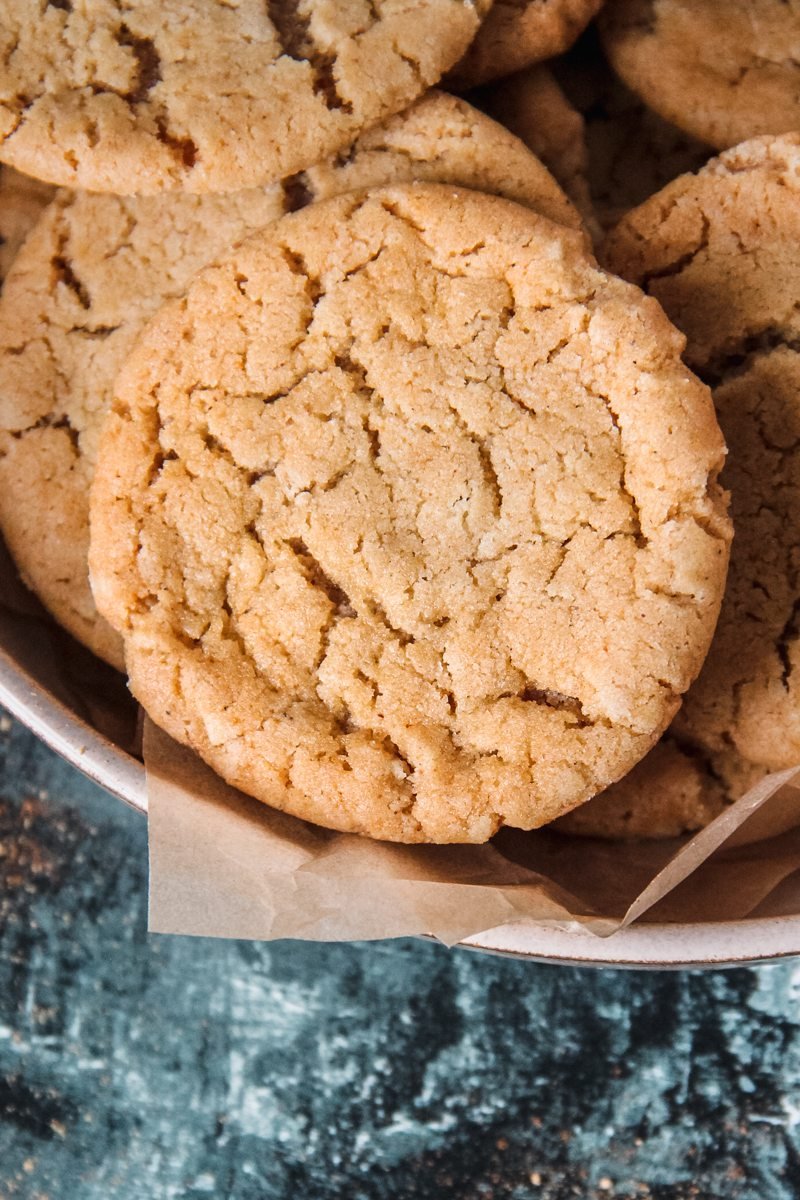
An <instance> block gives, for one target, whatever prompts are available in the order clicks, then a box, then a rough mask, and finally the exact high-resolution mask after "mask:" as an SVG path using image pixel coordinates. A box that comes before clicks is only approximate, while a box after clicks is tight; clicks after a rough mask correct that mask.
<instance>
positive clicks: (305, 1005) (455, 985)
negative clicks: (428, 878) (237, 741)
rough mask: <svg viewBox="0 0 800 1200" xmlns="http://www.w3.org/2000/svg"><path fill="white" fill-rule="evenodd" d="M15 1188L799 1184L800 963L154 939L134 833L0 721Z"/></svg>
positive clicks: (2, 1062) (397, 1192)
mask: <svg viewBox="0 0 800 1200" xmlns="http://www.w3.org/2000/svg"><path fill="white" fill-rule="evenodd" d="M0 846H2V851H0V1197H1V1198H2V1200H7V1198H12V1197H25V1198H30V1200H44V1198H45V1197H48V1198H49V1200H112V1198H113V1200H167V1198H172V1197H186V1198H189V1200H207V1198H208V1197H226V1198H231V1200H334V1198H336V1200H339V1198H340V1197H341V1198H343V1200H383V1198H392V1200H401V1198H403V1200H405V1198H406V1197H409V1198H410V1197H414V1198H415V1200H428V1198H429V1197H430V1198H431V1200H433V1198H434V1197H436V1198H439V1197H451V1196H452V1197H458V1198H459V1200H490V1198H497V1200H499V1198H507V1200H528V1198H531V1200H566V1198H568V1197H570V1198H571V1197H576V1196H580V1197H589V1198H594V1197H616V1198H622V1197H625V1198H628V1197H637V1198H638V1197H646V1196H650V1197H657V1198H658V1200H679V1198H683V1197H692V1196H697V1197H703V1198H714V1197H724V1198H725V1200H729V1198H731V1200H784V1198H786V1200H788V1198H790V1197H792V1198H793V1197H796V1196H798V1195H800V1157H799V1154H800V1088H799V1087H798V1084H799V1083H800V964H791V963H789V964H782V965H780V966H775V967H766V968H760V969H754V970H736V971H731V972H711V973H677V974H657V973H654V972H637V973H630V972H613V971H612V972H602V973H595V972H591V971H587V970H577V969H572V968H561V967H549V966H535V965H528V964H524V963H519V962H511V961H505V960H501V959H496V958H489V957H484V956H479V955H474V954H470V953H467V952H464V951H446V950H444V949H440V948H439V947H437V946H434V945H429V944H423V943H415V942H397V943H391V944H379V945H364V946H321V945H306V944H300V943H281V944H276V945H271V946H264V945H257V944H251V943H243V942H227V943H226V942H213V941H207V940H190V939H183V938H165V937H148V936H147V935H146V933H145V883H146V837H145V827H144V822H143V821H142V820H141V818H139V817H137V816H136V815H135V814H134V813H130V812H128V811H127V810H126V809H124V808H123V807H122V806H121V805H119V804H118V803H117V802H115V801H112V800H111V799H110V798H108V797H107V796H106V795H105V794H104V793H102V792H100V791H99V790H98V789H97V788H95V787H93V786H92V785H91V784H89V783H87V782H86V781H85V780H83V779H82V778H81V777H80V776H78V775H77V774H76V773H75V772H74V771H72V770H71V769H70V768H68V767H66V766H65V765H64V764H62V763H61V762H60V761H59V760H58V759H57V758H55V756H53V755H52V754H51V753H50V752H49V751H47V750H45V749H44V748H43V747H41V746H40V745H39V744H38V743H37V742H36V741H35V739H34V738H32V737H31V736H30V735H29V734H27V733H26V732H25V731H24V730H22V729H20V728H19V727H18V726H16V725H15V724H13V723H11V722H5V721H4V722H3V727H2V729H1V730H0Z"/></svg>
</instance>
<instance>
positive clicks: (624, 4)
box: [600, 0, 800, 149]
mask: <svg viewBox="0 0 800 1200" xmlns="http://www.w3.org/2000/svg"><path fill="white" fill-rule="evenodd" d="M600 29H601V33H602V36H603V40H604V44H605V47H606V50H607V52H608V56H609V58H610V59H611V63H612V65H613V66H614V68H615V69H616V70H617V71H618V72H619V74H620V75H621V76H622V78H623V79H624V80H625V82H626V83H627V84H628V86H629V87H630V88H632V89H633V91H634V92H636V94H637V95H639V96H641V98H642V99H643V100H644V101H645V103H646V104H648V105H649V106H650V107H651V108H654V109H655V110H656V112H658V113H660V114H661V116H662V117H664V118H665V120H667V121H670V122H672V123H673V124H674V125H678V126H679V127H680V128H681V129H684V130H685V131H686V132H687V133H690V134H692V136H693V137H695V138H698V139H699V140H700V141H702V142H706V143H708V144H709V145H711V146H715V147H716V148H717V149H724V148H725V147H727V146H733V145H734V144H735V143H736V142H741V141H743V140H744V139H746V138H752V137H756V136H757V135H760V134H767V133H773V134H779V133H784V132H786V131H788V130H792V129H797V128H798V127H800V2H799V0H728V3H725V4H721V3H720V0H609V2H608V4H606V6H605V9H604V11H603V13H602V14H601V17H600Z"/></svg>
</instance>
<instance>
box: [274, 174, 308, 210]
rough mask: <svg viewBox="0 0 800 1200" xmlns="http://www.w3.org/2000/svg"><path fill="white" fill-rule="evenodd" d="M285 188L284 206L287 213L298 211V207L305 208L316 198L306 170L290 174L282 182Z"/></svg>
mask: <svg viewBox="0 0 800 1200" xmlns="http://www.w3.org/2000/svg"><path fill="white" fill-rule="evenodd" d="M281 187H282V188H283V207H284V210H285V211H286V212H287V213H290V212H297V211H298V209H301V208H305V207H306V206H307V205H309V204H310V203H311V202H312V200H313V199H314V193H313V191H312V190H311V187H310V185H309V182H308V175H307V174H306V172H305V171H298V173H297V174H296V175H289V176H288V178H286V179H284V181H283V183H282V184H281Z"/></svg>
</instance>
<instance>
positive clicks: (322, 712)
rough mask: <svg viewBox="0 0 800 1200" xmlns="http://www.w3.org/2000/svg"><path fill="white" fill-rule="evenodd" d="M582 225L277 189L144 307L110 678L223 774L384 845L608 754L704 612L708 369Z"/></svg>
mask: <svg viewBox="0 0 800 1200" xmlns="http://www.w3.org/2000/svg"><path fill="white" fill-rule="evenodd" d="M585 245H586V244H585V239H584V238H583V236H582V235H581V234H579V233H575V232H573V231H569V230H566V229H564V228H563V227H560V226H557V225H555V224H553V223H552V222H549V221H547V220H546V219H545V218H542V217H539V216H537V215H535V214H533V213H531V212H530V211H528V210H526V209H524V208H522V207H520V206H517V205H514V204H511V203H509V202H508V201H505V200H501V199H497V198H494V197H487V196H483V195H480V194H478V193H476V192H468V191H460V190H457V189H454V188H447V187H441V186H436V185H430V184H421V185H416V186H406V187H394V188H386V189H379V190H376V191H373V192H368V193H355V194H349V195H346V196H343V197H340V198H337V199H333V200H329V201H327V202H324V203H321V204H316V205H312V206H310V207H309V208H306V209H304V210H303V211H302V212H298V213H294V214H292V215H290V216H287V217H284V218H283V219H282V220H281V221H279V222H277V223H276V224H275V225H273V226H271V227H269V228H268V229H265V230H263V231H261V232H259V233H258V234H256V235H254V236H253V237H252V238H250V239H248V240H247V241H246V242H244V243H243V244H242V245H241V246H240V247H239V248H238V249H237V250H236V251H235V252H234V253H233V254H232V255H231V256H229V257H228V258H227V259H225V260H224V261H222V262H221V263H220V264H218V265H217V266H216V267H214V268H210V269H208V270H206V271H204V272H203V273H202V274H201V275H200V276H199V277H198V278H197V279H196V280H195V281H194V282H193V284H192V286H191V288H190V289H189V291H188V293H187V295H186V297H185V298H184V299H182V300H177V301H174V302H172V303H170V304H169V305H167V306H165V308H163V309H162V310H161V312H160V313H159V314H158V316H157V317H156V318H155V319H154V321H153V322H152V323H151V324H150V326H149V327H148V329H147V330H146V331H145V333H144V335H143V337H142V338H141V340H140V341H139V343H138V344H137V346H136V348H135V349H134V351H133V353H132V354H131V356H130V358H129V359H128V361H127V363H126V365H125V366H124V367H123V370H122V372H121V375H120V377H119V379H118V382H117V386H116V389H115V402H114V407H113V410H112V413H111V415H110V416H109V419H108V421H107V423H106V425H105V428H104V433H103V439H102V442H101V447H100V455H99V461H98V468H97V473H96V476H95V482H94V486H93V490H92V540H91V551H90V564H91V572H92V580H93V586H94V590H95V596H96V598H97V601H98V606H99V608H100V610H101V611H102V612H103V613H104V615H105V616H106V617H107V618H108V619H109V620H110V621H111V623H112V624H113V625H114V626H115V627H116V628H117V629H119V630H120V631H121V633H122V634H123V636H124V638H125V648H126V663H127V666H128V669H129V672H130V677H131V686H132V688H133V691H134V693H135V694H136V695H137V696H138V697H139V699H140V700H141V701H142V703H143V704H144V705H145V707H146V708H147V709H148V711H149V712H150V714H151V716H152V717H153V718H154V720H156V722H157V723H159V724H160V725H162V726H163V727H164V728H165V729H167V730H168V732H170V733H171V734H172V735H173V736H174V737H176V738H177V739H178V740H180V741H182V742H185V743H187V744H189V745H191V746H193V747H194V748H195V749H196V750H197V751H198V752H199V753H200V754H201V756H202V757H203V758H204V759H206V761H207V762H209V763H210V764H211V765H212V766H213V767H214V768H215V769H216V770H217V771H219V772H220V774H222V775H223V776H224V777H225V778H226V779H228V780H229V781H230V782H231V783H233V784H234V785H236V786H238V787H240V788H242V789H243V790H244V791H247V792H249V793H251V794H253V795H255V796H258V797H259V798H260V799H262V800H264V801H266V802H268V803H270V804H272V805H274V806H275V807H277V808H281V809H284V810H286V811H288V812H291V813H294V814H295V815H297V816H301V817H304V818H307V819H310V820H313V821H316V822H318V823H320V824H323V825H327V826H330V827H333V828H337V829H344V830H351V831H355V832H359V833H366V834H370V835H372V836H375V837H381V838H387V839H392V840H400V841H425V840H427V841H436V842H452V841H475V842H480V841H483V840H485V839H487V838H488V837H490V836H491V834H492V833H494V832H495V830H496V829H497V828H498V826H499V825H500V824H503V823H505V824H509V825H515V826H519V827H522V828H531V827H534V826H536V825H539V824H541V823H543V822H545V821H548V820H550V819H552V818H553V817H555V816H556V815H558V814H559V813H560V812H563V811H565V810H567V809H569V808H570V807H571V806H573V805H575V804H577V803H579V802H581V801H582V800H584V799H586V797H587V796H589V795H592V794H593V793H595V792H596V791H597V790H598V787H600V786H603V785H604V784H605V783H608V782H610V781H611V780H612V779H616V778H618V777H619V776H620V775H622V774H623V773H624V772H625V771H626V770H627V769H628V768H629V767H630V766H631V765H632V764H633V762H634V761H636V760H637V759H638V758H640V757H641V756H642V755H643V753H644V752H645V750H646V749H648V748H649V747H650V746H651V745H652V744H653V742H654V740H655V738H656V737H657V736H658V734H659V733H660V732H661V730H662V729H663V728H664V726H665V724H666V723H667V721H668V720H669V719H670V717H671V716H672V715H673V713H674V711H675V709H676V707H677V705H678V703H679V696H680V694H681V692H683V691H684V690H685V688H686V687H687V686H688V684H689V682H690V681H691V679H692V678H693V677H694V675H695V673H696V671H697V669H698V668H699V665H700V662H701V661H702V658H703V655H704V652H705V649H706V647H707V644H708V641H709V639H710V636H711V632H712V629H713V625H714V622H715V618H716V613H717V608H718V604H719V600H720V597H721V594H722V587H723V579H724V573H725V566H726V560H727V540H728V534H729V527H728V521H727V517H726V515H725V503H724V496H723V494H722V493H721V491H720V490H719V488H718V487H717V485H716V482H715V475H716V471H717V470H718V468H719V466H720V464H721V461H722V457H723V453H724V447H723V443H722V439H721V436H720V433H719V429H718V426H717V424H716V421H715V419H714V414H713V406H712V404H711V400H710V396H709V393H708V391H707V389H706V388H705V387H704V385H702V384H701V383H700V382H699V381H698V380H697V379H696V378H695V377H694V376H692V375H691V374H690V373H689V372H688V371H687V370H686V368H685V367H684V366H683V365H682V363H681V362H680V357H679V356H680V350H681V347H682V338H681V337H680V335H678V334H677V333H676V331H675V330H674V329H673V328H672V326H671V325H670V324H669V323H668V322H667V321H666V319H665V317H664V315H663V313H662V312H661V310H660V308H659V307H658V305H656V304H655V303H654V302H653V301H651V300H649V299H648V298H646V297H644V296H643V295H642V294H641V293H640V292H639V291H638V290H637V289H636V288H633V287H631V286H630V285H629V284H626V283H624V282H622V281H621V280H617V279H614V278H612V277H610V276H608V275H606V274H605V273H604V272H602V271H600V270H599V269H598V268H597V267H596V264H595V263H594V260H593V259H592V258H591V257H590V256H589V255H588V254H587V252H586V248H585Z"/></svg>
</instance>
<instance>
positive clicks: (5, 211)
mask: <svg viewBox="0 0 800 1200" xmlns="http://www.w3.org/2000/svg"><path fill="white" fill-rule="evenodd" d="M53 194H54V193H53V189H52V188H51V187H48V185H47V184H46V183H40V182H39V180H38V179H29V178H28V176H27V175H20V173H19V171H13V170H12V169H11V167H0V288H2V286H3V280H4V279H5V277H6V275H7V274H8V269H9V267H10V266H11V264H12V262H13V261H14V259H15V257H16V255H17V251H18V250H19V248H20V246H21V245H22V243H23V242H24V241H25V238H26V237H27V236H28V234H29V233H30V231H31V229H32V228H33V226H34V225H35V224H36V221H37V219H38V217H39V215H40V214H41V212H42V211H43V209H45V208H46V207H47V205H48V204H49V203H50V201H51V200H52V199H53Z"/></svg>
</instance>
